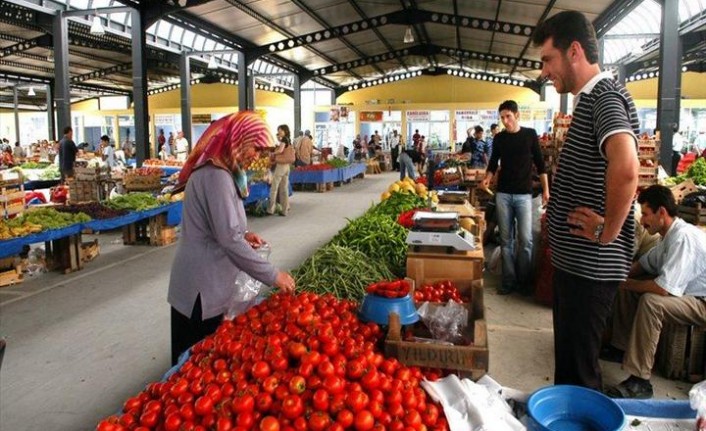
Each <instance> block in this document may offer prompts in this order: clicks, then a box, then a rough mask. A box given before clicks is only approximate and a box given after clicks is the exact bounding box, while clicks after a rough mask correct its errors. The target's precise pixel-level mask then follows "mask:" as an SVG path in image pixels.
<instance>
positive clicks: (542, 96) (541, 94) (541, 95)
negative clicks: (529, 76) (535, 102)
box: [539, 85, 547, 102]
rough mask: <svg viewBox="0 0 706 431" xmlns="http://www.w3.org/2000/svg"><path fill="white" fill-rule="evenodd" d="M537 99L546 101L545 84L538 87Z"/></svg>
mask: <svg viewBox="0 0 706 431" xmlns="http://www.w3.org/2000/svg"><path fill="white" fill-rule="evenodd" d="M539 101H540V102H546V101H547V86H546V85H542V86H541V87H539Z"/></svg>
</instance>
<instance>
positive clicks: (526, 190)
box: [481, 100, 549, 295]
mask: <svg viewBox="0 0 706 431" xmlns="http://www.w3.org/2000/svg"><path fill="white" fill-rule="evenodd" d="M498 112H499V113H500V120H501V121H502V123H503V125H504V126H505V130H504V131H502V132H500V133H498V134H497V135H496V136H495V138H494V139H493V153H492V156H491V157H490V162H489V163H488V169H487V170H486V174H485V178H484V179H483V181H482V182H481V187H483V188H486V189H487V188H488V186H489V185H490V182H491V181H492V179H493V177H494V176H495V175H496V173H497V171H498V165H500V166H501V167H502V169H501V171H500V173H499V174H498V189H497V191H498V193H497V196H496V197H495V205H496V211H497V218H498V227H499V228H500V245H501V247H502V259H503V275H502V285H501V286H500V288H499V289H498V294H500V295H507V294H509V293H512V292H513V291H519V292H520V293H525V294H529V293H530V292H531V291H532V279H531V277H532V267H531V266H532V164H533V163H534V166H535V167H536V168H537V173H538V174H539V178H540V181H541V183H542V203H543V204H545V205H546V203H547V201H548V200H549V183H548V180H547V174H546V173H545V172H544V158H543V157H542V151H541V150H540V148H539V140H538V139H537V132H536V131H535V130H534V129H529V128H526V127H520V124H519V122H518V120H519V118H520V113H519V109H518V107H517V103H516V102H515V101H514V100H506V101H505V102H503V103H502V104H501V105H500V107H499V108H498ZM515 239H516V240H517V241H515ZM515 242H517V249H516V248H515Z"/></svg>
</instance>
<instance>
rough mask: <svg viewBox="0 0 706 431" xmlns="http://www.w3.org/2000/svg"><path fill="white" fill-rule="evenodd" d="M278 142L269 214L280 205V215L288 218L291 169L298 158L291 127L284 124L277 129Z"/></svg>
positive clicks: (268, 208)
mask: <svg viewBox="0 0 706 431" xmlns="http://www.w3.org/2000/svg"><path fill="white" fill-rule="evenodd" d="M277 140H279V146H278V147H277V149H276V150H275V153H274V162H275V172H274V174H273V175H272V184H271V185H270V202H269V205H268V206H267V214H270V215H272V214H274V213H275V208H276V206H277V204H278V203H279V204H280V206H281V207H282V209H281V212H280V215H283V216H286V215H287V214H289V169H290V167H291V165H292V163H294V160H295V158H296V157H295V154H294V147H293V146H292V144H291V141H290V135H289V126H287V125H286V124H282V125H281V126H279V127H277Z"/></svg>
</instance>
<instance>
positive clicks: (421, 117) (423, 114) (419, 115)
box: [407, 111, 431, 123]
mask: <svg viewBox="0 0 706 431" xmlns="http://www.w3.org/2000/svg"><path fill="white" fill-rule="evenodd" d="M430 119H431V113H430V112H429V111H407V122H408V123H409V122H420V121H429V120H430Z"/></svg>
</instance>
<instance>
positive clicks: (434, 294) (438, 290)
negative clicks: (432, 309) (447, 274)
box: [414, 280, 468, 304]
mask: <svg viewBox="0 0 706 431" xmlns="http://www.w3.org/2000/svg"><path fill="white" fill-rule="evenodd" d="M467 299H468V298H462V297H461V292H460V291H459V290H458V287H456V284H455V283H454V282H453V281H451V280H442V281H438V282H436V283H434V284H424V285H422V286H421V287H420V288H419V289H416V290H415V291H414V300H415V301H416V302H424V301H428V302H448V301H449V300H451V301H454V302H458V303H459V304H460V303H462V302H468V300H467Z"/></svg>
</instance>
